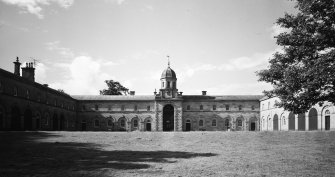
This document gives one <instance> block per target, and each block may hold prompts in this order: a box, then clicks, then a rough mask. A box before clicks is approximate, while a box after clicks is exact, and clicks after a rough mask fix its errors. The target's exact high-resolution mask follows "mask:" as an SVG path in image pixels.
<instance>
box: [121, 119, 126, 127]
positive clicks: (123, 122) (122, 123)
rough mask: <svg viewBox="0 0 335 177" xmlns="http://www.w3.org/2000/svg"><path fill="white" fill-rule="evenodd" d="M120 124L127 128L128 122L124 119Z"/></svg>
mask: <svg viewBox="0 0 335 177" xmlns="http://www.w3.org/2000/svg"><path fill="white" fill-rule="evenodd" d="M120 124H121V125H120V126H121V127H125V126H126V121H125V120H124V119H122V120H121V123H120Z"/></svg>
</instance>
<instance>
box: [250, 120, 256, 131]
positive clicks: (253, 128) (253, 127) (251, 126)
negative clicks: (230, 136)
mask: <svg viewBox="0 0 335 177" xmlns="http://www.w3.org/2000/svg"><path fill="white" fill-rule="evenodd" d="M250 130H251V131H255V130H256V123H255V122H251V124H250Z"/></svg>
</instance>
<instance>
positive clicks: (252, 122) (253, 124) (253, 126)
mask: <svg viewBox="0 0 335 177" xmlns="http://www.w3.org/2000/svg"><path fill="white" fill-rule="evenodd" d="M256 121H257V119H256V118H255V117H254V118H251V119H250V128H249V129H250V131H256Z"/></svg>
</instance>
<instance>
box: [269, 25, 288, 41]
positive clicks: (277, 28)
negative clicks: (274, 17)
mask: <svg viewBox="0 0 335 177" xmlns="http://www.w3.org/2000/svg"><path fill="white" fill-rule="evenodd" d="M290 31H291V29H288V28H283V27H281V26H280V25H277V24H274V25H272V27H271V37H272V38H274V37H275V36H278V35H279V34H280V33H284V32H290Z"/></svg>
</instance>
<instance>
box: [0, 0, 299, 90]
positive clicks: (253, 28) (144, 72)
mask: <svg viewBox="0 0 335 177" xmlns="http://www.w3.org/2000/svg"><path fill="white" fill-rule="evenodd" d="M294 5H295V4H294V2H292V1H289V0H224V1H223V0H0V68H2V69H5V70H7V71H10V72H13V70H14V65H13V61H15V58H16V57H17V56H18V57H19V58H20V61H21V62H22V63H23V64H24V62H33V61H34V60H36V75H35V78H36V81H37V82H39V83H41V84H49V87H51V88H54V89H63V90H64V91H65V92H66V93H68V94H71V95H98V94H99V90H102V89H105V88H107V86H106V84H105V82H104V81H105V80H110V79H113V80H116V81H119V82H120V83H121V84H122V85H124V86H126V87H128V88H129V89H130V90H134V91H135V92H136V95H152V94H153V92H154V91H155V89H157V90H159V89H160V75H161V73H162V72H163V70H164V69H166V68H167V63H168V59H167V55H168V56H170V63H171V68H172V69H173V70H174V71H175V72H176V75H177V79H178V80H177V88H178V90H179V91H180V92H183V94H184V95H193V94H195V95H200V94H201V91H203V90H206V91H207V94H208V95H244V94H251V95H260V94H262V91H263V90H269V89H271V88H272V87H271V85H269V84H267V83H264V82H258V77H257V76H256V74H255V72H256V71H259V70H261V69H266V68H267V66H268V60H269V58H270V57H271V56H272V54H273V53H274V52H276V51H280V47H279V46H278V45H276V40H275V38H274V36H275V35H277V34H279V33H280V32H282V31H283V30H284V29H281V28H280V27H278V26H277V25H275V22H276V19H278V18H279V17H283V16H284V14H285V12H286V13H294V12H295V9H294Z"/></svg>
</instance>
